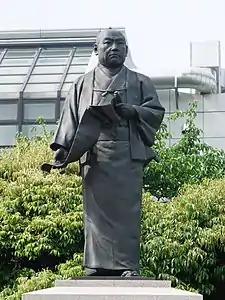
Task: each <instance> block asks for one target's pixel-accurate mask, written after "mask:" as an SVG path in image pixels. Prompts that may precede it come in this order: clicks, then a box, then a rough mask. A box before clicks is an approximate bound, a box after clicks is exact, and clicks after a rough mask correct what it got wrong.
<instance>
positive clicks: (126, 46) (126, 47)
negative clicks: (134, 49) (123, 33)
mask: <svg viewBox="0 0 225 300" xmlns="http://www.w3.org/2000/svg"><path fill="white" fill-rule="evenodd" d="M127 54H128V46H126V56H127Z"/></svg>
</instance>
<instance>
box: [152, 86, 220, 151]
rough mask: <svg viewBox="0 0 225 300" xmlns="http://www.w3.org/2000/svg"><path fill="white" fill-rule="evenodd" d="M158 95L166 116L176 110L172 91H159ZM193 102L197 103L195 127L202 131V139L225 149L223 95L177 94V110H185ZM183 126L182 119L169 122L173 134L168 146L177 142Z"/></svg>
mask: <svg viewBox="0 0 225 300" xmlns="http://www.w3.org/2000/svg"><path fill="white" fill-rule="evenodd" d="M158 95H159V98H160V101H161V103H162V105H163V106H164V107H165V109H166V115H168V114H170V113H172V112H174V111H176V110H177V108H176V98H175V92H174V91H171V90H161V91H158ZM193 100H197V101H198V107H197V118H196V125H197V126H198V127H199V128H200V129H202V130H203V135H202V139H203V140H204V142H206V143H208V144H210V145H212V146H214V147H217V148H222V149H225V94H221V95H208V96H201V95H197V94H185V93H179V98H178V109H179V110H187V109H188V103H189V102H190V101H193ZM183 124H184V120H182V119H179V120H177V121H175V122H174V121H170V122H169V124H168V125H169V129H170V131H171V132H172V133H173V138H172V139H170V140H169V141H168V143H169V144H172V143H174V142H176V141H177V140H179V138H180V137H181V127H182V125H183Z"/></svg>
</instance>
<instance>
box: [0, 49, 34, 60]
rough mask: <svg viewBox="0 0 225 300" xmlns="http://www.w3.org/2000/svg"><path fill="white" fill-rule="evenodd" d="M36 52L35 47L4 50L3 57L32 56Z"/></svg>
mask: <svg viewBox="0 0 225 300" xmlns="http://www.w3.org/2000/svg"><path fill="white" fill-rule="evenodd" d="M36 53H37V49H34V50H33V49H32V50H28V49H23V50H19V49H18V50H8V51H7V52H6V55H5V58H16V57H17V58H20V57H34V56H35V54H36Z"/></svg>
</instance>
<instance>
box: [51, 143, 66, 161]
mask: <svg viewBox="0 0 225 300" xmlns="http://www.w3.org/2000/svg"><path fill="white" fill-rule="evenodd" d="M67 155H68V151H67V150H66V149H65V148H62V147H61V148H59V149H58V150H57V151H56V152H55V156H54V161H59V162H61V161H64V160H65V159H66V157H67Z"/></svg>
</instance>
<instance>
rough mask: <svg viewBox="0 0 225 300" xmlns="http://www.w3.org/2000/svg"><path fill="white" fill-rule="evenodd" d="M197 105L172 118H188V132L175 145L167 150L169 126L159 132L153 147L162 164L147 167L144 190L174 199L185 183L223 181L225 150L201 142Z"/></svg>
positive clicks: (175, 114) (154, 163) (152, 164)
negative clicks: (210, 179) (166, 141)
mask: <svg viewBox="0 0 225 300" xmlns="http://www.w3.org/2000/svg"><path fill="white" fill-rule="evenodd" d="M196 105H197V104H196V102H193V103H192V104H191V105H190V109H189V110H188V111H186V112H176V113H174V114H172V115H171V116H170V117H169V119H171V120H176V119H178V118H181V117H183V118H185V119H186V124H187V127H188V130H187V132H186V133H185V134H184V135H183V136H182V138H181V139H180V140H179V141H178V142H177V143H176V144H174V145H172V146H170V147H166V143H165V139H166V138H169V137H171V133H170V132H169V131H168V129H167V125H166V123H164V124H162V126H161V129H160V131H159V132H158V139H157V141H156V144H155V146H154V148H155V150H156V152H157V154H158V156H159V158H160V163H157V162H155V161H153V162H151V163H150V164H149V165H148V166H147V167H146V168H145V176H144V189H145V191H150V192H151V193H152V194H153V195H154V196H156V197H169V198H171V197H174V196H176V195H177V194H178V192H179V189H180V188H182V186H183V185H184V184H187V183H190V184H195V183H201V182H202V181H203V180H204V179H205V178H212V179H213V178H215V179H216V178H222V177H223V176H224V175H225V151H224V150H220V149H216V148H213V147H211V146H210V145H207V144H205V143H202V141H201V139H200V135H201V130H199V129H198V128H197V127H196V125H195V118H196Z"/></svg>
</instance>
